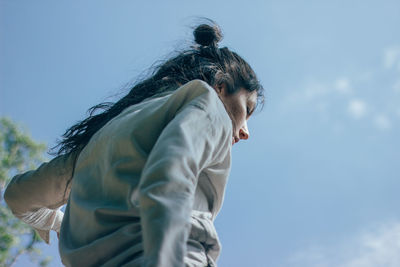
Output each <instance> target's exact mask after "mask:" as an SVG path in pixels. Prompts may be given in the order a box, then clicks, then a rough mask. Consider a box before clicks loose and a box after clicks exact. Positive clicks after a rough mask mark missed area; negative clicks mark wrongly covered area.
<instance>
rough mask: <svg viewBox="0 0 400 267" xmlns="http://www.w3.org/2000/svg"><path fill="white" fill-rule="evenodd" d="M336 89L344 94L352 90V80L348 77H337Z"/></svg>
mask: <svg viewBox="0 0 400 267" xmlns="http://www.w3.org/2000/svg"><path fill="white" fill-rule="evenodd" d="M335 89H336V90H337V91H338V92H340V93H343V94H347V93H349V92H351V87H350V81H349V79H347V78H340V79H337V80H336V82H335Z"/></svg>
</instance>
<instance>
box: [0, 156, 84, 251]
mask: <svg viewBox="0 0 400 267" xmlns="http://www.w3.org/2000/svg"><path fill="white" fill-rule="evenodd" d="M75 155H76V154H67V155H62V156H59V157H56V158H54V159H53V160H51V161H50V162H47V163H43V164H42V165H41V166H40V167H39V168H38V169H36V170H32V171H28V172H25V173H23V174H19V175H16V176H15V177H14V178H13V179H12V180H11V182H10V183H9V184H8V186H7V189H6V191H5V193H4V199H5V201H6V203H7V205H8V207H9V208H10V209H11V211H12V212H13V214H14V215H15V216H16V217H17V218H19V219H21V220H22V221H24V222H25V223H27V224H29V225H30V226H31V227H32V228H34V229H35V230H36V231H37V232H38V234H39V235H40V237H41V238H42V239H43V240H44V241H45V242H46V243H47V244H48V243H49V232H50V230H54V231H56V232H59V231H60V226H61V221H62V219H63V215H64V214H63V212H62V211H61V210H59V207H61V206H62V205H64V204H65V203H66V202H67V200H68V195H69V188H67V186H68V181H69V179H70V178H71V176H72V170H73V164H74V160H75Z"/></svg>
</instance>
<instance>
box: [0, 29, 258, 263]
mask: <svg viewBox="0 0 400 267" xmlns="http://www.w3.org/2000/svg"><path fill="white" fill-rule="evenodd" d="M194 37H195V42H196V43H197V44H196V45H195V46H193V47H192V48H191V49H190V50H187V51H184V52H182V53H180V54H179V55H178V56H176V57H173V58H171V59H169V60H168V61H166V62H165V63H163V64H161V65H160V66H159V67H158V68H157V69H156V71H155V73H154V74H153V75H152V76H151V77H150V78H148V79H146V80H144V81H142V82H140V83H138V84H137V85H135V86H134V87H133V88H132V89H131V91H130V92H129V93H128V94H127V95H126V96H125V97H123V98H122V99H120V100H119V101H118V102H116V103H115V104H110V103H104V104H100V105H97V106H95V107H94V108H92V113H91V114H90V116H89V117H88V118H87V119H85V120H84V121H82V122H80V123H78V124H76V125H74V126H72V127H71V128H70V129H69V130H67V132H66V133H65V134H64V139H63V140H62V141H61V143H60V149H59V151H58V157H56V158H55V159H53V160H52V161H50V162H49V163H45V164H43V165H41V166H40V167H39V168H38V169H37V170H35V171H30V172H27V173H25V174H22V175H18V176H16V177H14V178H13V180H12V182H11V183H10V184H9V186H8V188H7V191H6V192H5V199H6V201H7V203H8V205H9V207H10V208H11V209H12V211H13V212H14V214H15V215H16V216H17V217H19V218H20V219H22V220H24V221H25V222H27V223H28V224H30V225H31V226H32V227H34V228H35V229H36V230H37V231H38V232H39V234H40V235H41V237H42V238H43V239H44V240H45V241H46V242H48V240H49V231H50V230H55V231H56V232H57V233H59V234H60V235H59V236H60V240H59V249H60V254H61V259H62V261H63V263H64V264H65V265H67V266H166V267H171V266H184V265H185V266H216V264H215V262H216V259H217V257H218V255H219V252H220V244H219V240H218V236H217V233H216V231H215V228H214V225H213V221H214V219H215V217H216V215H217V213H218V212H219V210H220V207H221V205H222V201H223V196H224V190H225V185H226V181H227V177H228V174H229V170H230V150H231V145H232V144H234V143H237V142H238V141H239V140H240V139H248V138H249V131H248V129H247V123H246V122H247V120H248V119H249V117H250V116H251V114H252V113H253V111H254V109H255V108H256V104H257V102H259V101H260V100H262V99H263V88H262V86H261V85H260V83H259V82H258V80H257V78H256V75H255V73H254V72H253V70H252V69H251V67H250V66H249V65H248V64H247V63H246V62H245V61H244V60H243V59H242V58H241V57H240V56H238V55H237V54H236V53H234V52H232V51H230V50H229V49H228V48H226V47H224V48H218V42H219V41H220V39H221V38H222V35H221V32H220V29H219V28H218V26H216V25H215V24H211V25H207V24H202V25H200V26H198V27H197V28H196V29H195V30H194ZM99 108H102V109H104V111H103V112H102V113H100V114H97V115H93V111H94V110H96V109H99ZM67 201H68V204H67V206H66V210H65V215H63V213H62V212H61V211H60V210H58V208H59V207H60V206H61V205H63V204H65V203H66V202H67ZM61 221H62V224H61Z"/></svg>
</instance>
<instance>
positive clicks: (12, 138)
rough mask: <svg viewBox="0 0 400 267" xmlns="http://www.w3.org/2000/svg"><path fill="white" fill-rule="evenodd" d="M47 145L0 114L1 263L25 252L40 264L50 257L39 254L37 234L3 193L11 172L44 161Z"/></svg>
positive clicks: (31, 166) (14, 172)
mask: <svg viewBox="0 0 400 267" xmlns="http://www.w3.org/2000/svg"><path fill="white" fill-rule="evenodd" d="M45 149H46V146H45V145H44V144H40V143H36V142H35V141H33V140H32V139H31V137H30V136H29V135H27V134H25V133H24V132H23V131H22V130H21V129H20V127H19V126H17V125H16V124H15V123H14V122H12V121H11V120H10V119H8V118H3V117H0V266H11V265H13V264H14V263H15V261H16V259H17V258H18V257H19V256H20V255H22V254H29V256H30V258H31V259H32V261H36V262H38V263H39V265H40V266H45V265H47V263H48V261H49V260H48V258H46V259H42V258H41V257H40V250H39V249H38V248H37V245H38V244H39V243H40V242H42V241H41V239H40V237H39V236H38V234H37V233H36V232H35V231H34V230H33V229H31V228H30V227H29V226H28V225H26V224H25V223H23V222H22V221H20V220H18V219H17V218H16V217H14V215H13V214H12V213H11V211H10V210H9V209H8V207H7V205H6V203H5V201H4V197H3V195H4V190H5V187H6V185H7V184H8V182H9V181H10V180H11V178H12V176H14V175H15V174H17V173H20V172H23V171H27V170H29V169H32V168H35V167H36V166H37V165H38V163H39V162H41V161H43V154H44V151H45Z"/></svg>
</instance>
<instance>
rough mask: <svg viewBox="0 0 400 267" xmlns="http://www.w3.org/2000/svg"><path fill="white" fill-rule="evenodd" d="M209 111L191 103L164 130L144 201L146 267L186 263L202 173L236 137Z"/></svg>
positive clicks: (143, 187)
mask: <svg viewBox="0 0 400 267" xmlns="http://www.w3.org/2000/svg"><path fill="white" fill-rule="evenodd" d="M217 101H219V99H217ZM209 112H210V111H209V110H206V108H205V107H201V106H197V105H191V104H189V105H187V106H186V107H185V108H183V110H181V111H180V112H179V113H178V114H177V115H176V116H175V118H174V119H173V120H172V121H171V122H170V123H169V124H168V125H167V126H166V128H165V129H164V130H163V132H162V134H161V135H160V137H159V138H158V140H157V142H156V144H155V146H154V147H153V149H152V151H151V153H150V155H149V157H148V160H147V162H146V165H145V167H144V169H143V172H142V176H141V181H140V184H139V190H140V197H139V204H140V215H141V222H142V232H143V245H144V259H145V260H144V263H145V264H144V266H146V267H149V266H183V264H184V257H185V255H186V246H187V245H186V242H187V240H188V235H189V231H190V213H191V210H192V205H193V201H194V191H195V188H196V185H197V178H198V175H199V173H200V171H201V170H202V169H204V168H205V167H207V166H208V165H210V164H212V163H213V162H214V161H215V160H217V159H216V158H217V156H218V153H219V152H220V151H221V146H229V145H230V140H231V137H230V136H231V129H230V128H229V127H226V125H227V124H226V123H225V125H224V124H223V123H221V122H220V121H218V120H216V119H215V118H212V117H210V114H209ZM214 115H215V114H214ZM229 123H230V122H229ZM228 126H230V125H229V124H228ZM228 128H229V129H228ZM226 149H229V148H228V147H226V148H225V151H226ZM222 150H223V149H222Z"/></svg>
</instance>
